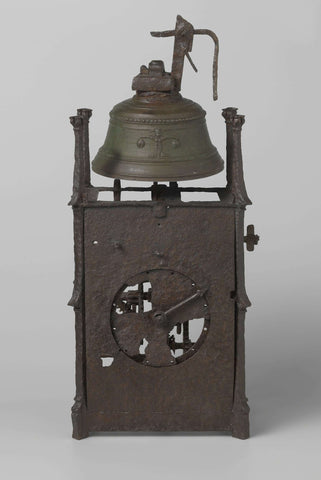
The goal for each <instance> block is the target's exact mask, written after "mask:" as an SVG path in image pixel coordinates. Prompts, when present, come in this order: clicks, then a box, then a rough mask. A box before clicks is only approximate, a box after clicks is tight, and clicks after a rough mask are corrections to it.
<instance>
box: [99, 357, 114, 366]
mask: <svg viewBox="0 0 321 480" xmlns="http://www.w3.org/2000/svg"><path fill="white" fill-rule="evenodd" d="M100 360H101V366H102V367H110V366H111V365H112V363H113V361H114V357H100Z"/></svg>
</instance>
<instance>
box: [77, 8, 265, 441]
mask: <svg viewBox="0 0 321 480" xmlns="http://www.w3.org/2000/svg"><path fill="white" fill-rule="evenodd" d="M209 32H210V31H207V30H195V29H194V28H193V26H192V25H191V24H189V23H188V22H186V21H185V20H184V19H182V18H181V17H178V18H177V24H176V28H175V30H173V31H167V32H161V33H158V34H157V36H171V35H174V36H175V45H174V55H173V65H172V73H173V72H174V75H172V76H171V79H170V78H169V77H168V75H169V74H165V72H164V69H163V66H162V65H161V64H160V62H158V63H157V62H155V63H154V64H153V65H152V68H150V69H149V70H148V69H146V67H143V68H142V70H141V74H140V75H141V76H140V77H139V78H138V79H137V82H138V84H137V85H136V87H141V86H144V88H145V93H146V94H148V95H146V98H148V97H149V94H150V93H151V92H153V89H155V88H158V89H159V91H158V93H157V95H160V94H161V92H163V93H165V96H164V97H162V96H158V97H157V95H156V97H157V99H156V103H153V101H155V97H154V98H153V100H152V101H151V103H152V105H153V106H152V108H151V111H150V112H149V113H148V115H147V117H146V116H145V117H144V114H143V113H142V111H139V108H143V105H144V103H141V104H140V105H139V107H138V106H137V105H138V104H137V103H136V104H135V101H136V100H135V101H134V103H132V101H127V103H126V102H123V104H120V106H118V107H117V108H118V110H117V109H116V110H117V115H118V120H117V121H119V119H121V124H122V125H124V124H126V122H127V124H128V123H129V124H130V128H131V131H132V133H133V132H134V135H133V137H132V141H131V147H130V148H132V147H133V145H134V146H135V149H138V150H140V151H144V150H145V149H146V148H147V147H148V148H147V150H146V151H145V153H144V154H146V158H147V159H149V161H151V160H152V161H153V162H154V166H155V165H156V166H157V164H158V167H157V168H160V170H159V172H161V171H162V169H165V171H167V174H164V172H163V174H161V173H159V175H158V174H157V169H156V170H153V171H152V173H150V175H151V177H150V179H151V180H152V182H153V183H152V184H151V185H149V186H147V187H122V185H121V181H120V178H126V177H124V176H122V175H119V176H118V175H116V173H117V174H118V173H119V171H118V172H114V173H115V175H113V174H112V175H110V173H111V172H110V171H105V172H104V171H103V172H100V173H103V174H108V175H110V176H112V177H113V176H115V180H114V185H113V187H93V186H92V185H91V183H90V167H89V166H90V159H89V140H88V122H89V118H90V116H91V110H88V109H80V110H78V111H77V115H76V116H74V117H71V123H72V125H73V127H74V133H75V169H74V185H73V194H72V198H71V201H70V204H71V205H72V208H73V213H74V243H75V248H74V253H75V281H74V291H73V294H72V298H71V300H70V302H69V305H71V306H73V307H74V310H75V328H76V396H75V403H74V405H73V407H72V420H73V437H74V438H77V439H81V438H85V437H86V436H88V435H89V433H90V432H97V431H227V432H230V433H231V434H232V435H233V436H235V437H237V438H243V439H244V438H247V437H248V436H249V407H248V404H247V398H246V394H245V345H244V321H245V313H246V309H247V308H248V307H249V306H250V301H249V299H248V296H247V293H246V289H245V280H244V243H246V245H247V249H248V250H250V251H251V250H253V249H254V245H256V244H257V242H258V240H259V237H258V235H256V234H255V233H254V227H253V226H252V225H250V226H249V227H248V230H247V235H246V236H244V213H245V208H246V206H247V205H249V204H251V201H250V199H249V197H248V195H247V192H246V188H245V183H244V178H243V161H242V150H241V131H242V126H243V124H244V116H242V115H238V114H237V109H236V108H232V107H229V108H226V109H224V110H223V116H224V118H225V121H226V133H227V146H226V148H227V159H226V162H227V165H226V168H227V185H226V187H219V188H218V187H210V188H201V187H181V186H180V185H179V182H178V180H180V179H182V177H183V173H182V172H183V170H181V169H184V168H185V174H186V171H187V172H188V168H189V167H191V168H192V169H193V168H197V167H196V165H197V162H198V163H201V160H202V152H203V150H202V148H203V147H204V138H205V137H204V135H205V134H204V130H203V131H202V128H203V127H202V125H205V123H204V124H202V122H201V121H200V119H201V117H202V119H203V120H204V112H203V110H202V109H201V107H199V106H197V105H196V104H194V102H190V101H186V100H183V99H181V100H179V97H180V96H179V94H178V90H179V89H180V84H181V74H182V69H183V62H184V57H185V56H187V57H188V54H189V52H190V51H191V48H192V41H193V36H194V35H195V34H211V36H212V38H213V40H214V41H216V40H215V39H216V36H215V34H214V33H213V32H210V33H209ZM155 35H156V34H155ZM216 46H217V50H216V58H217V52H218V43H217V42H216ZM214 67H215V62H214ZM215 68H217V66H216V67H215ZM143 77H144V78H143ZM139 82H141V83H139ZM149 87H150V88H151V90H149ZM167 88H171V89H172V90H171V92H170V93H169V95H170V96H172V97H173V99H174V100H173V102H174V105H175V108H174V109H173V110H172V111H171V109H170V108H169V109H168V105H171V100H169V99H168V97H167V93H168V92H167V90H166V89H167ZM138 90H139V88H138ZM141 93H142V92H140V91H139V92H138V96H140V95H141ZM154 93H155V92H154ZM142 97H143V98H145V96H144V95H142ZM152 97H153V95H152ZM172 97H171V98H172ZM161 98H162V100H160V99H161ZM180 98H181V97H180ZM145 101H147V108H150V107H149V106H148V105H149V100H144V102H145ZM186 102H187V103H186ZM183 104H184V105H185V106H184V108H182V107H183ZM164 105H165V107H164ZM166 105H167V106H166ZM177 106H178V108H177ZM145 107H146V105H145ZM145 107H144V108H145ZM155 107H156V110H157V112H156V113H157V114H156V113H155V112H154V113H152V109H153V108H155ZM185 107H186V109H185ZM163 108H165V109H163ZM162 109H163V110H162ZM184 109H185V110H184ZM173 112H174V113H173ZM183 113H184V115H185V118H183V119H182V114H183ZM195 113H197V115H196V117H195V118H193V115H194V114H195ZM122 115H123V117H122ZM126 115H127V117H126V119H125V116H126ZM129 117H130V118H129ZM187 117H188V118H187ZM152 120H154V122H153V121H152ZM185 120H187V122H190V125H193V128H192V132H193V142H194V143H193V145H191V144H190V145H189V146H188V151H189V155H190V151H193V148H195V152H194V153H195V155H194V157H193V158H192V165H189V163H188V162H189V160H188V158H186V161H185V162H183V163H182V164H181V165H180V167H179V169H178V170H175V168H176V167H175V168H174V170H172V171H171V173H170V175H168V172H169V170H170V161H172V163H174V165H175V159H177V158H176V157H175V151H176V150H179V148H180V147H181V145H182V142H183V137H182V135H181V132H180V130H179V129H178V128H176V127H177V124H180V128H181V129H182V130H184V131H185V130H186V131H185V134H186V135H187V136H188V135H189V134H190V133H191V132H190V131H189V130H188V128H187V127H186V125H187V124H186V123H184V122H185ZM193 122H194V124H193ZM195 122H196V123H195ZM137 126H138V128H137ZM200 132H201V133H200ZM117 135H118V141H119V138H120V137H121V135H122V133H121V129H120V130H118V131H117ZM119 135H120V137H119ZM198 135H200V137H199V136H198ZM206 135H208V133H206ZM206 135H205V136H206ZM126 138H127V140H126V139H125V138H123V139H122V141H121V142H120V143H119V145H124V148H127V146H126V145H127V144H126V141H127V142H128V140H129V137H128V136H127V137H126ZM125 140H126V141H125ZM129 143H130V142H129ZM183 143H184V142H183ZM205 143H206V142H205ZM208 145H209V144H207V146H208ZM185 146H186V144H185ZM213 148H214V147H213ZM135 151H136V150H135ZM212 152H213V151H212ZM120 153H121V154H123V153H124V152H123V151H121V152H120ZM217 155H218V154H217ZM166 156H168V160H169V161H166V162H167V163H166V162H165V163H163V164H162V160H164V157H165V158H167V157H166ZM190 158H191V157H190ZM215 158H216V160H215V162H216V163H215V162H214V163H215V165H216V166H215V168H216V170H217V171H219V169H221V168H222V163H221V162H222V161H221V160H220V157H219V156H217V157H215ZM135 162H136V163H135V164H136V167H137V165H138V162H137V159H135ZM193 162H195V163H193ZM212 162H213V158H212ZM178 163H179V162H178ZM119 164H121V162H119ZM212 168H213V164H212ZM107 170H108V169H107ZM214 170H215V169H214ZM98 171H99V169H98ZM206 171H207V170H206V169H203V170H202V171H199V174H200V175H199V176H205V174H206ZM155 172H156V173H155ZM140 173H141V177H140V176H139V172H137V170H136V171H135V172H134V175H133V176H134V178H135V179H137V180H138V179H146V177H144V175H143V174H142V172H140ZM212 173H214V171H213V170H212ZM194 174H195V173H194ZM154 175H155V176H154ZM166 175H167V176H166ZM128 178H130V175H129V177H128ZM160 178H165V179H167V180H169V184H168V185H167V184H160V183H158V180H159V179H160ZM164 181H165V180H164ZM102 191H110V192H113V201H99V200H98V194H99V192H102ZM126 191H135V192H138V193H139V192H145V193H146V192H150V200H148V201H124V200H123V199H122V192H126ZM182 192H191V193H194V194H195V195H196V200H195V201H191V202H183V201H182V200H181V193H182ZM197 192H203V193H206V192H208V193H209V194H210V193H212V192H216V193H218V195H219V200H218V201H210V200H209V201H201V202H200V201H197Z"/></svg>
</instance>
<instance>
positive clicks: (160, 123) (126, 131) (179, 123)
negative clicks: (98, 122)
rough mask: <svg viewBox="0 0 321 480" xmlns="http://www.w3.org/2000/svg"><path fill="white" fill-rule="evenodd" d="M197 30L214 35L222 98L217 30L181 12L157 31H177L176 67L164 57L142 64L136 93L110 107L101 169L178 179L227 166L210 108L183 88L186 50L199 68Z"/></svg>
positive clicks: (98, 162)
mask: <svg viewBox="0 0 321 480" xmlns="http://www.w3.org/2000/svg"><path fill="white" fill-rule="evenodd" d="M196 34H199V35H209V36H210V37H211V38H212V39H213V40H214V44H215V49H214V64H213V89H214V95H213V96H214V100H216V99H217V92H216V90H217V58H218V39H217V36H216V35H215V33H214V32H212V31H210V30H205V29H194V27H193V26H192V25H191V24H190V23H189V22H187V21H186V20H184V19H183V18H182V17H181V16H180V15H178V16H177V21H176V27H175V30H168V31H165V32H151V35H152V36H154V37H169V36H174V37H175V43H174V52H173V62H172V71H171V73H167V72H165V69H164V63H163V62H162V61H161V60H154V61H152V62H150V64H149V66H148V68H147V67H146V66H144V65H143V66H142V67H141V69H140V73H139V75H137V76H136V77H135V78H134V79H133V83H132V89H133V90H136V95H134V97H132V98H130V99H128V100H125V101H123V102H121V103H119V104H118V105H116V106H115V107H114V108H113V109H112V111H111V112H110V122H109V128H108V132H107V136H106V140H105V143H104V145H103V146H102V147H101V148H100V149H99V151H98V153H97V155H96V157H95V159H94V160H93V162H92V168H93V170H94V171H95V172H96V173H99V174H100V175H104V176H106V177H112V178H119V179H128V180H148V181H178V180H189V179H194V178H202V177H207V176H210V175H214V174H215V173H218V172H220V171H221V170H222V169H223V165H224V162H223V160H222V158H221V157H220V155H219V153H218V151H217V149H216V148H215V147H214V146H213V145H212V143H211V140H210V137H209V134H208V130H207V126H206V122H205V115H206V112H205V111H204V110H203V109H202V107H201V106H200V105H198V104H197V103H195V102H193V101H192V100H188V99H186V98H183V97H182V96H181V95H180V93H179V92H180V89H181V80H182V74H183V66H184V58H185V55H186V57H187V58H188V60H189V61H190V63H191V65H192V67H193V68H194V70H195V71H197V69H196V67H195V66H194V64H193V62H192V60H191V58H190V55H189V52H190V51H191V50H192V43H193V37H194V35H196Z"/></svg>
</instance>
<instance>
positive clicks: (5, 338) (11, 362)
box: [0, 0, 321, 480]
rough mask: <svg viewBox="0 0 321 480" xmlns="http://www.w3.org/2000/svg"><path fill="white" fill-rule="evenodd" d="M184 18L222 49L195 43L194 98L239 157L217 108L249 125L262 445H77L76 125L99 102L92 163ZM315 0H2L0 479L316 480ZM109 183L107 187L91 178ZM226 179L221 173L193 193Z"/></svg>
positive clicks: (211, 439)
mask: <svg viewBox="0 0 321 480" xmlns="http://www.w3.org/2000/svg"><path fill="white" fill-rule="evenodd" d="M177 13H180V14H182V15H183V16H184V17H185V18H187V19H188V20H190V21H191V22H192V23H193V24H194V26H195V28H210V29H213V30H214V31H215V32H216V33H217V35H218V36H219V39H220V44H221V51H220V59H219V100H218V102H216V103H213V102H212V101H211V63H212V44H211V41H210V40H209V39H207V38H199V37H197V38H195V41H194V48H193V52H192V58H193V60H194V62H195V64H196V65H197V66H198V68H199V73H198V74H197V75H196V74H195V73H194V72H193V71H192V70H191V68H190V67H189V65H186V69H185V74H184V78H183V94H184V96H186V97H187V98H193V99H194V100H196V101H197V102H199V103H200V104H201V105H202V106H203V107H204V108H205V109H206V110H207V112H208V126H209V130H210V133H211V136H212V139H213V142H214V143H215V144H216V146H217V147H218V149H219V151H220V152H221V154H222V155H224V152H225V127H224V121H223V119H222V117H221V115H220V111H221V108H223V107H226V106H237V107H239V109H240V110H239V111H240V113H244V114H246V124H245V126H244V128H243V132H244V133H243V154H244V165H245V174H246V182H247V189H248V193H249V195H250V197H251V198H252V200H253V202H254V205H253V206H252V207H249V208H248V211H247V215H246V221H247V223H255V225H256V228H257V231H258V233H259V234H260V235H261V243H260V246H259V247H258V248H257V249H256V252H254V253H251V254H246V270H247V290H248V294H249V297H250V298H251V300H252V302H253V307H252V308H250V309H249V311H248V315H247V320H246V329H247V337H246V343H247V393H248V397H249V402H250V406H251V431H252V437H251V439H250V440H248V441H239V440H236V439H232V438H230V437H229V436H224V435H223V436H222V435H217V436H207V435H198V436H183V435H168V436H158V435H151V436H147V435H146V436H144V435H142V436H121V435H118V436H117V435H116V436H108V435H99V436H96V437H91V438H89V439H87V440H84V441H81V442H77V441H75V440H72V439H71V422H70V417H69V409H70V407H71V404H72V397H73V395H74V373H73V368H74V331H73V328H74V317H73V311H72V309H71V308H69V307H67V306H66V303H67V301H68V299H69V297H70V295H71V290H72V280H73V250H72V214H71V210H70V208H68V207H67V205H66V204H67V202H68V200H69V198H70V192H71V186H72V168H73V132H72V128H71V126H70V125H69V123H68V116H69V115H72V114H75V112H76V108H77V107H89V108H93V110H94V112H93V117H92V121H91V126H90V129H91V130H90V134H91V152H92V155H93V154H94V153H95V152H96V151H97V148H98V147H99V146H100V145H101V143H102V142H103V140H104V137H105V133H106V128H107V121H108V112H109V110H110V109H111V108H112V106H113V105H114V104H115V103H117V102H119V101H121V100H123V99H125V98H128V97H129V96H131V95H132V93H131V90H130V84H131V78H132V77H133V76H134V75H135V74H136V73H138V69H139V66H140V65H141V64H142V63H147V62H148V61H149V60H151V59H154V58H155V59H158V58H162V59H164V60H165V62H166V67H167V69H169V68H170V59H171V55H172V40H170V39H152V38H151V37H149V34H148V32H149V30H158V29H159V30H161V29H169V28H173V27H174V24H175V16H176V14H177ZM320 13H321V2H320V1H318V0H304V1H298V0H297V1H294V0H292V1H290V0H269V1H264V2H263V1H258V0H256V1H255V0H242V1H238V0H229V1H223V0H222V1H219V0H216V1H213V0H212V1H206V0H198V1H189V0H184V1H183V0H178V1H176V2H173V1H169V0H162V2H156V1H147V0H138V1H137V0H136V1H130V0H127V1H125V0H118V1H117V2H116V1H113V2H111V1H110V2H109V1H107V0H105V1H102V0H101V1H99V0H91V1H88V0H87V1H82V0H51V1H45V0H28V1H22V0H20V1H19V0H16V1H9V0H2V2H1V12H0V14H1V16H0V18H1V20H0V22H1V28H0V36H1V41H0V44H1V46H2V53H1V67H2V68H1V84H2V86H1V93H0V94H1V101H0V108H1V116H0V121H1V123H2V125H1V132H2V134H1V158H2V161H1V167H2V169H1V173H2V175H1V178H2V181H1V189H0V192H1V196H2V199H1V205H2V213H1V226H2V230H1V243H2V245H1V255H2V260H1V271H2V276H1V293H2V296H1V297H2V301H1V325H0V328H1V332H0V338H1V347H0V355H1V361H0V378H1V396H0V415H1V419H0V432H1V433H0V435H1V438H0V442H1V443H0V456H1V458H0V469H1V470H2V471H3V473H2V478H4V479H20V478H24V479H29V478H30V479H31V478H32V479H44V478H45V479H46V480H51V479H62V480H64V479H68V480H72V479H73V478H78V479H88V478H95V477H96V476H97V477H98V478H102V477H107V476H108V477H111V476H115V478H125V475H131V476H132V477H134V478H154V479H160V478H165V477H166V478H169V479H171V478H185V479H187V478H188V479H192V478H195V477H198V476H202V478H220V479H232V478H235V476H237V477H238V478H241V479H244V480H245V479H246V480H251V479H258V478H259V479H260V480H265V479H270V478H276V479H284V478H291V479H296V478H302V475H303V474H304V475H305V476H307V477H309V478H317V477H318V465H319V458H318V457H319V455H318V449H317V445H318V444H320V441H319V436H320V427H321V424H320V403H321V402H320V398H321V397H320V393H321V388H320V359H321V354H320V334H321V328H320V315H319V303H320V225H319V222H320V192H319V189H320V187H319V184H320V148H319V139H320V128H319V116H320V106H321V105H320V84H321V78H320V76H321V75H320V31H321V30H320V18H321V15H320ZM93 181H94V183H95V184H101V185H107V184H110V181H108V179H104V178H98V177H96V176H94V177H93ZM196 183H198V184H201V185H206V186H209V185H223V184H224V174H220V175H218V176H216V177H212V178H209V179H204V180H202V181H200V182H196Z"/></svg>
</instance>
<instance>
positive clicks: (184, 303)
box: [111, 269, 210, 367]
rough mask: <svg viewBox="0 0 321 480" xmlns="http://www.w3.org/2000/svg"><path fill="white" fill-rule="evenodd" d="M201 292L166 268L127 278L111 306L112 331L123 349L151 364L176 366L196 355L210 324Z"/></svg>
mask: <svg viewBox="0 0 321 480" xmlns="http://www.w3.org/2000/svg"><path fill="white" fill-rule="evenodd" d="M174 274H175V275H174ZM202 291H203V290H202V289H201V288H198V287H197V285H196V283H195V282H194V281H193V280H191V279H190V278H188V277H187V276H185V275H183V274H181V273H179V272H176V271H173V270H167V269H155V270H147V271H145V272H142V273H139V274H138V275H135V276H134V277H132V278H130V279H128V280H127V281H126V282H125V283H124V285H123V286H122V287H121V288H120V289H119V291H118V293H117V294H116V296H115V298H114V301H113V304H112V310H111V328H112V333H113V336H114V339H115V341H116V342H117V344H118V346H119V348H120V350H122V351H123V352H124V353H125V354H126V355H127V356H128V357H130V358H131V359H132V360H134V361H136V362H138V363H140V364H143V365H148V366H153V367H165V366H173V365H176V364H177V363H181V362H183V361H185V360H187V359H188V358H189V357H191V356H192V355H194V354H195V353H196V352H197V350H198V349H199V348H200V347H201V345H202V343H203V341H204V340H205V338H206V335H207V333H208V329H209V324H210V316H209V311H208V302H207V301H206V298H205V295H204V294H203V293H202ZM204 300H205V301H204Z"/></svg>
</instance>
